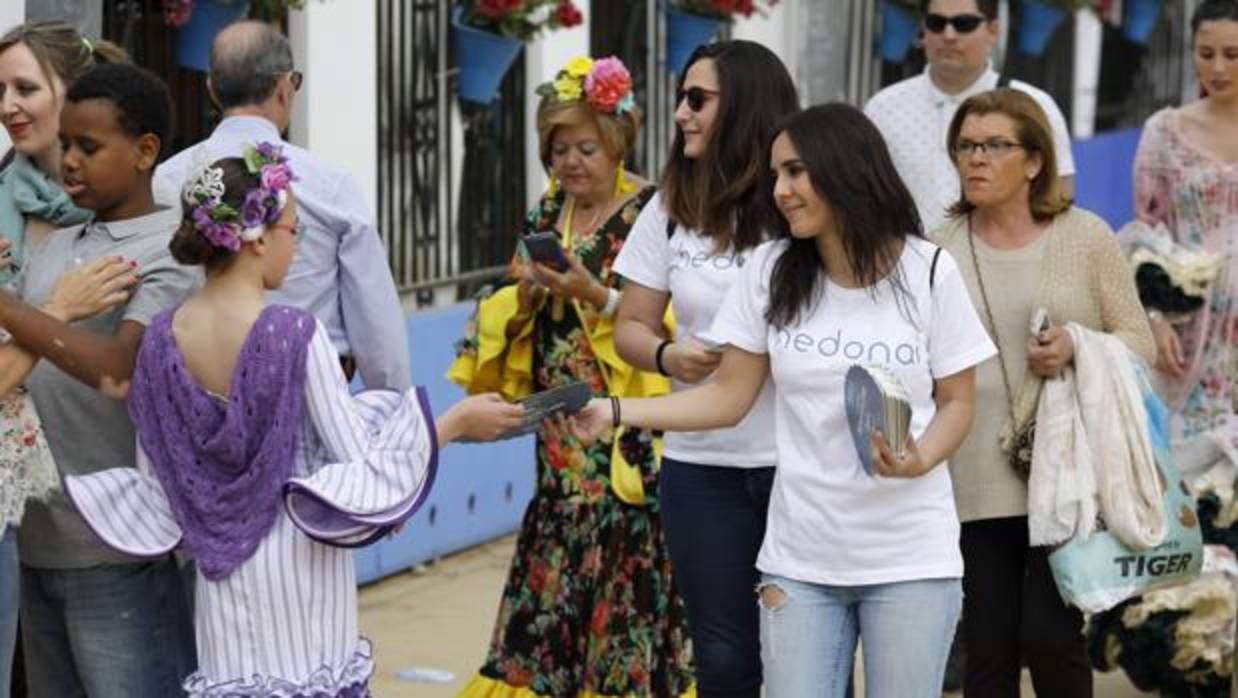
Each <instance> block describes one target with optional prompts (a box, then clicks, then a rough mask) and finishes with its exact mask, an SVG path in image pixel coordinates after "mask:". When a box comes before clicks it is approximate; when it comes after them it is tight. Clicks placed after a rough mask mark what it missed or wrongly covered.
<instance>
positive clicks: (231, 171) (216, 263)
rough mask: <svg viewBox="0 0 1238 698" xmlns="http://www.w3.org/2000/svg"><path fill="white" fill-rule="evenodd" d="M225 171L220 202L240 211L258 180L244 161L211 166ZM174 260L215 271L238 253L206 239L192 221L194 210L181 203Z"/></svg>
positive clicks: (225, 160)
mask: <svg viewBox="0 0 1238 698" xmlns="http://www.w3.org/2000/svg"><path fill="white" fill-rule="evenodd" d="M211 167H217V168H219V169H220V170H222V171H223V185H224V193H223V196H221V197H220V200H221V201H222V202H223V203H225V204H227V205H229V206H231V207H232V208H233V209H234V210H236V211H240V210H241V208H242V207H243V206H244V204H245V195H246V194H248V193H249V192H250V191H252V190H254V189H256V188H257V187H258V185H259V184H260V182H259V176H258V175H256V174H252V173H250V171H249V168H248V167H246V166H245V161H244V160H243V159H241V158H223V159H221V160H216V161H215V162H213V163H211ZM168 251H169V252H171V253H172V258H173V259H175V260H176V261H178V262H180V263H181V264H184V265H186V266H197V265H201V266H203V267H206V270H207V271H208V272H209V271H214V270H216V269H220V268H222V267H225V266H227V265H228V263H229V262H231V261H232V259H233V258H234V257H236V252H233V251H232V250H229V249H226V248H223V247H219V246H218V245H215V244H214V243H212V242H211V241H210V240H208V239H207V238H206V235H204V234H203V233H202V232H201V231H200V230H198V227H197V225H196V224H195V223H194V220H193V206H192V205H190V204H188V203H186V202H185V201H184V200H183V199H182V201H181V225H180V227H179V228H177V229H176V233H175V234H173V235H172V241H171V242H170V243H168Z"/></svg>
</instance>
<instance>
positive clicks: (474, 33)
mask: <svg viewBox="0 0 1238 698" xmlns="http://www.w3.org/2000/svg"><path fill="white" fill-rule="evenodd" d="M451 33H452V37H453V39H454V43H455V45H456V64H457V65H458V66H459V68H460V74H459V79H458V80H457V82H456V87H457V94H458V95H459V97H460V99H463V100H466V101H469V102H475V103H477V104H490V103H491V102H493V101H494V98H495V96H497V95H498V93H499V85H500V84H502V82H503V76H504V75H507V71H508V69H509V68H511V67H512V63H513V62H514V61H515V60H516V56H518V55H519V54H520V49H521V47H523V46H524V42H522V41H520V40H519V39H513V38H512V37H510V36H503V35H501V34H495V33H493V32H488V31H485V30H483V29H477V28H475V27H470V26H468V25H467V24H465V23H464V22H463V21H462V19H461V11H460V8H458V7H457V8H456V11H455V13H454V16H453V17H452V21H451Z"/></svg>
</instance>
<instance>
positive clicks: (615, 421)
mask: <svg viewBox="0 0 1238 698" xmlns="http://www.w3.org/2000/svg"><path fill="white" fill-rule="evenodd" d="M620 423H621V422H620V419H619V396H618V395H611V396H610V425H611V426H612V427H614V428H615V429H618V428H619V424H620Z"/></svg>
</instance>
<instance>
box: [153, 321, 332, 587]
mask: <svg viewBox="0 0 1238 698" xmlns="http://www.w3.org/2000/svg"><path fill="white" fill-rule="evenodd" d="M173 312H174V309H173V310H166V311H164V312H162V313H160V314H159V315H157V316H156V317H155V319H154V320H153V321H152V322H151V324H150V327H148V328H147V330H146V334H145V336H144V337H143V339H142V347H141V349H140V350H139V352H138V359H137V367H136V368H135V370H134V375H133V383H132V385H131V387H130V389H129V417H130V418H131V419H132V420H133V423H134V425H135V426H136V427H137V431H138V441H139V442H140V443H141V445H142V448H143V449H144V450H145V451H146V454H147V456H148V457H149V458H150V462H151V467H152V469H153V470H154V473H155V476H156V477H157V478H158V479H159V484H160V485H162V486H163V491H164V493H165V494H166V495H167V497H168V502H169V503H170V504H171V506H172V514H173V516H174V517H175V518H176V522H177V523H178V524H179V525H180V527H181V531H182V533H183V536H184V538H183V541H184V545H185V548H186V549H188V550H189V552H190V553H191V554H192V555H193V556H194V558H196V560H197V563H198V568H199V569H201V570H202V574H203V576H205V577H206V578H207V579H210V580H219V579H223V578H224V577H227V576H228V575H229V574H231V573H232V571H233V570H235V569H236V568H237V567H238V566H240V564H241V563H243V562H244V561H245V560H247V559H249V557H250V555H252V554H253V552H254V550H255V549H257V547H258V544H259V543H261V542H262V539H263V538H265V537H266V535H267V533H268V532H269V531H270V530H271V526H273V525H274V524H275V521H276V517H277V516H278V515H279V512H280V508H281V498H280V487H281V486H282V485H283V484H284V482H285V481H286V480H287V479H288V478H289V477H290V476H291V475H292V473H293V462H294V459H295V457H296V448H297V438H298V436H299V432H300V428H301V419H302V415H303V411H304V409H305V376H306V370H307V369H306V357H307V354H308V349H309V341H310V339H311V338H312V337H313V335H314V329H315V323H314V318H313V316H311V315H310V314H309V313H307V312H305V311H303V310H299V309H296V308H290V307H288V306H279V305H275V306H268V307H267V308H265V309H263V311H262V313H261V314H260V315H259V316H258V319H257V321H256V322H254V325H253V327H252V328H251V329H250V331H249V335H248V336H247V337H246V338H245V342H244V344H243V345H242V346H241V353H240V355H239V356H238V357H237V361H236V369H235V370H234V372H233V374H232V381H231V387H230V389H229V395H228V401H227V403H224V402H222V401H221V400H220V399H219V398H218V397H215V396H213V395H212V394H211V393H209V392H207V391H206V390H204V389H203V388H202V387H201V386H199V385H198V384H197V383H196V382H195V381H194V379H193V378H192V377H191V376H190V375H189V372H188V371H187V370H186V369H185V364H184V357H183V356H182V355H181V353H180V350H179V349H177V347H176V340H175V339H174V338H173V336H172V314H173Z"/></svg>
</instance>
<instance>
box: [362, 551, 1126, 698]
mask: <svg viewBox="0 0 1238 698" xmlns="http://www.w3.org/2000/svg"><path fill="white" fill-rule="evenodd" d="M515 540H516V539H515V537H514V536H508V537H506V538H501V539H499V540H497V541H494V542H491V543H487V544H486V545H482V546H478V547H476V548H473V549H470V550H466V551H464V552H461V553H458V554H456V555H452V556H450V557H447V558H444V559H442V560H439V561H437V562H435V563H434V564H431V565H425V566H422V567H420V568H418V569H415V570H412V571H410V572H406V573H403V574H399V575H396V576H394V577H390V578H388V579H386V580H384V581H382V582H379V583H377V584H373V585H370V586H367V587H364V588H363V589H362V590H361V604H360V608H361V632H362V633H363V634H364V635H366V636H367V637H369V638H370V639H371V640H372V641H373V642H374V644H375V655H376V660H377V669H376V671H375V676H374V680H373V682H372V684H371V686H372V689H373V691H374V695H375V696H376V698H452V697H454V696H455V694H456V692H457V691H458V690H459V689H460V687H462V686H463V685H464V684H465V683H466V682H467V681H468V679H469V678H470V677H471V676H472V675H473V673H474V672H475V671H476V670H477V667H478V666H479V665H480V663H481V661H482V659H483V658H484V656H485V653H486V647H487V645H488V643H489V641H490V632H491V628H492V625H493V623H494V614H495V612H496V609H497V607H498V600H499V594H500V593H501V592H502V590H503V583H504V582H505V581H506V577H507V565H508V563H509V562H510V560H511V555H512V550H513V548H514V546H515ZM408 669H422V670H431V671H429V672H426V673H428V674H430V675H431V676H434V675H435V674H436V673H437V672H444V671H446V672H450V673H451V674H452V675H453V676H454V678H453V679H451V680H450V681H448V682H447V683H427V682H423V681H408V680H404V679H400V678H397V677H396V672H399V671H402V670H408ZM1023 683H1024V690H1023V695H1024V696H1027V697H1029V698H1030V697H1031V696H1033V695H1034V694H1033V693H1032V689H1031V683H1030V681H1029V680H1028V679H1027V676H1026V675H1025V676H1024V681H1023ZM859 695H863V692H862V689H861V691H860V693H859ZM949 695H950V696H951V698H958V694H949ZM1144 696H1149V694H1145V693H1140V692H1139V691H1137V690H1135V689H1134V688H1133V687H1131V685H1130V684H1129V683H1128V682H1127V681H1126V679H1125V677H1124V676H1123V675H1122V674H1121V673H1111V674H1097V675H1096V698H1141V697H1144ZM1045 698H1051V697H1045Z"/></svg>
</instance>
